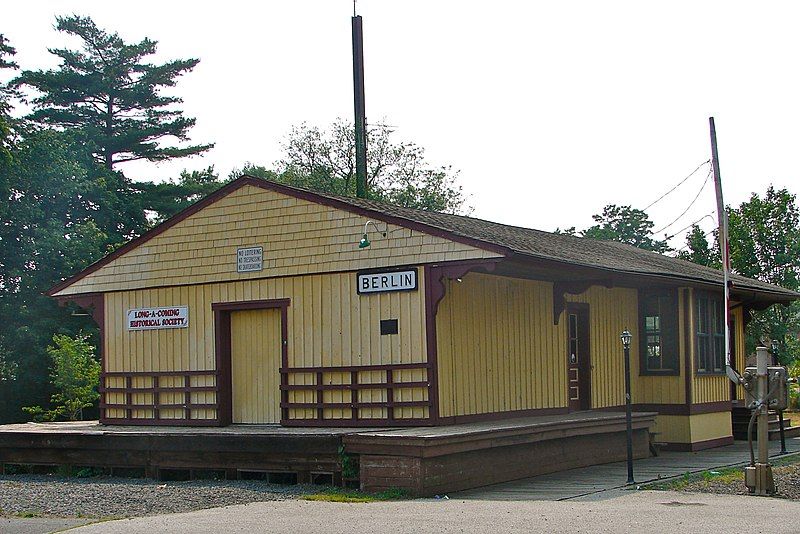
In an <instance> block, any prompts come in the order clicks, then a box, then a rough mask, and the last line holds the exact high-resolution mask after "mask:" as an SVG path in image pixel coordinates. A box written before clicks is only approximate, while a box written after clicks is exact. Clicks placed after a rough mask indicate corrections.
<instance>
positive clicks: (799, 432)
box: [732, 407, 800, 441]
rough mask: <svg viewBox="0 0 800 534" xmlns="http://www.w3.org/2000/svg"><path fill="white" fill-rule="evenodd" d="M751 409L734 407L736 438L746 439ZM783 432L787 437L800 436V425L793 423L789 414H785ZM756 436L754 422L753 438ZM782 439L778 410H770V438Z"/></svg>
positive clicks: (734, 433) (734, 435)
mask: <svg viewBox="0 0 800 534" xmlns="http://www.w3.org/2000/svg"><path fill="white" fill-rule="evenodd" d="M751 413H752V412H751V411H750V410H749V409H748V408H742V407H734V408H733V415H732V417H733V437H734V439H739V440H746V439H747V425H748V423H749V422H750V415H751ZM783 432H784V436H785V437H786V438H794V437H797V436H800V425H794V426H793V425H792V420H791V419H790V416H789V414H784V416H783ZM755 438H756V425H755V423H754V424H753V439H755ZM779 439H781V433H780V419H779V418H778V412H769V440H770V441H775V440H779Z"/></svg>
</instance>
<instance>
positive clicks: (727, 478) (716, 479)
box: [643, 453, 800, 491]
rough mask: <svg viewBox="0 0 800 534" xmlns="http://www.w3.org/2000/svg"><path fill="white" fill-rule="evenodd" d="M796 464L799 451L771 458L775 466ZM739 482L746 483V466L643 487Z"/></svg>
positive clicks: (676, 487) (712, 471)
mask: <svg viewBox="0 0 800 534" xmlns="http://www.w3.org/2000/svg"><path fill="white" fill-rule="evenodd" d="M796 464H800V454H798V453H795V454H787V455H785V456H779V457H777V458H770V465H772V466H773V467H781V466H787V465H796ZM738 482H741V483H742V484H744V466H736V467H723V468H719V469H710V470H707V471H700V472H698V473H685V474H684V475H683V476H681V477H678V478H674V479H671V480H666V481H663V482H652V483H650V484H646V485H644V486H643V489H650V490H672V491H680V490H683V489H685V488H686V487H687V486H689V485H695V484H700V485H702V486H709V485H711V484H712V483H719V484H735V483H738Z"/></svg>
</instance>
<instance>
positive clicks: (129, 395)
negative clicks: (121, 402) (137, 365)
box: [125, 375, 133, 420]
mask: <svg viewBox="0 0 800 534" xmlns="http://www.w3.org/2000/svg"><path fill="white" fill-rule="evenodd" d="M125 388H126V391H125V404H127V405H128V407H127V408H126V410H125V413H126V414H127V418H128V419H129V420H130V419H133V409H131V405H132V404H133V392H132V391H131V389H133V377H132V376H130V375H128V376H126V377H125Z"/></svg>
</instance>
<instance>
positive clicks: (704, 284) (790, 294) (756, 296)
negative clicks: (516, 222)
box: [510, 252, 800, 303]
mask: <svg viewBox="0 0 800 534" xmlns="http://www.w3.org/2000/svg"><path fill="white" fill-rule="evenodd" d="M510 258H511V259H514V260H517V261H520V262H524V263H531V262H536V263H539V264H545V265H551V266H560V267H561V268H564V267H570V268H572V269H574V270H575V271H576V272H580V273H585V274H589V273H592V272H595V273H596V272H602V273H609V274H612V275H616V276H618V277H624V278H629V279H631V278H632V279H639V280H647V281H650V280H652V281H659V282H662V283H667V284H670V285H675V286H688V287H698V288H702V289H711V290H719V291H722V284H721V283H720V284H714V282H711V281H708V280H704V279H701V278H696V277H693V276H683V275H677V274H671V273H652V272H644V271H624V270H621V269H613V268H610V267H603V266H600V265H590V264H584V263H577V262H576V263H571V262H570V263H567V262H562V261H558V260H553V259H552V258H547V257H543V256H537V255H534V254H529V253H523V252H515V253H514V254H513V255H512V256H511V257H510ZM720 274H721V271H720ZM731 291H732V292H734V293H740V294H744V295H747V296H750V297H751V299H750V300H755V301H763V300H768V301H770V302H774V303H790V302H792V301H795V300H798V299H800V293H798V292H796V291H792V290H790V289H786V288H783V287H778V286H776V288H775V290H774V291H770V290H768V289H766V288H756V287H750V286H740V285H738V286H737V285H736V284H735V283H734V285H733V287H732V288H731Z"/></svg>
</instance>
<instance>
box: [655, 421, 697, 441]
mask: <svg viewBox="0 0 800 534" xmlns="http://www.w3.org/2000/svg"><path fill="white" fill-rule="evenodd" d="M650 431H651V432H653V433H654V434H655V437H654V441H655V442H656V443H691V439H692V432H691V426H690V424H689V416H688V415H659V416H658V417H656V424H655V426H653V428H652V429H651V430H650Z"/></svg>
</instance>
